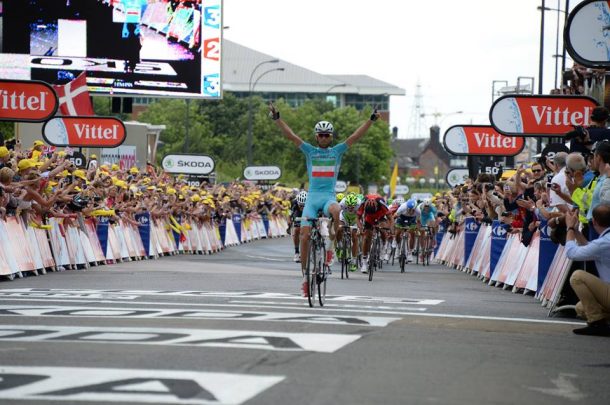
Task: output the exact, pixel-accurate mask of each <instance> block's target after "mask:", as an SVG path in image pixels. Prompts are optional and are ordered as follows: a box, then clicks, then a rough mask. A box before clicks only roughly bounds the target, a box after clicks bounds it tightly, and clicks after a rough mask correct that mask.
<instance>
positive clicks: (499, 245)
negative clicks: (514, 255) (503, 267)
mask: <svg viewBox="0 0 610 405" xmlns="http://www.w3.org/2000/svg"><path fill="white" fill-rule="evenodd" d="M507 228H508V225H506V224H503V223H501V222H500V221H498V220H497V219H495V220H494V221H493V222H492V223H491V260H490V263H489V268H490V272H489V277H490V278H491V279H493V276H494V272H495V271H496V265H497V264H498V261H499V260H500V256H502V251H503V250H504V246H505V245H506V239H507V237H508V231H507V230H506V229H507Z"/></svg>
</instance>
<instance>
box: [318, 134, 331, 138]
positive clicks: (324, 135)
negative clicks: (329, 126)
mask: <svg viewBox="0 0 610 405" xmlns="http://www.w3.org/2000/svg"><path fill="white" fill-rule="evenodd" d="M318 136H319V137H320V138H330V137H331V136H332V134H318Z"/></svg>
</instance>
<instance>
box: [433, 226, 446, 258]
mask: <svg viewBox="0 0 610 405" xmlns="http://www.w3.org/2000/svg"><path fill="white" fill-rule="evenodd" d="M445 232H447V228H445V225H443V224H440V225H439V226H438V231H437V232H436V247H435V248H434V256H436V254H437V253H438V248H439V247H440V246H441V242H442V241H443V236H445Z"/></svg>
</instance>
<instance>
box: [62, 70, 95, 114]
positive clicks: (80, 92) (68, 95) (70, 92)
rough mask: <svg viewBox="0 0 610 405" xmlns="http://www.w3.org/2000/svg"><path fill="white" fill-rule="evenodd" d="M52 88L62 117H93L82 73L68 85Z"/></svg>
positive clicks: (85, 79)
mask: <svg viewBox="0 0 610 405" xmlns="http://www.w3.org/2000/svg"><path fill="white" fill-rule="evenodd" d="M53 88H54V89H55V92H56V93H57V97H58V98H59V111H60V112H61V114H62V115H78V116H86V115H95V113H94V112H93V106H92V105H91V99H90V98H89V90H88V89H87V75H86V74H85V72H84V71H83V73H81V74H80V75H78V77H77V78H76V79H74V80H72V81H71V82H70V83H68V84H66V85H63V86H60V85H53Z"/></svg>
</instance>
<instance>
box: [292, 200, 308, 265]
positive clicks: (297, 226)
mask: <svg viewBox="0 0 610 405" xmlns="http://www.w3.org/2000/svg"><path fill="white" fill-rule="evenodd" d="M305 201H307V191H305V190H301V191H300V192H299V194H297V197H296V198H295V199H294V201H293V202H292V205H291V207H290V218H288V229H291V228H292V243H294V261H295V262H296V263H299V262H300V261H301V253H300V252H299V248H300V239H299V236H300V234H301V222H300V221H295V218H300V217H302V216H303V207H304V206H305Z"/></svg>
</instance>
